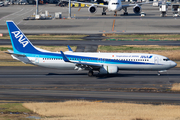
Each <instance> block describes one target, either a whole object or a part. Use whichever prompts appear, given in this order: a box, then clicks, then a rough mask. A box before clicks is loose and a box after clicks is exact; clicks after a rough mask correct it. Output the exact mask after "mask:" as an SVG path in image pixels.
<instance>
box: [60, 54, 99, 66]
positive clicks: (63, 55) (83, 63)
mask: <svg viewBox="0 0 180 120" xmlns="http://www.w3.org/2000/svg"><path fill="white" fill-rule="evenodd" d="M61 55H62V57H63V60H64V62H70V63H74V64H77V65H87V66H92V67H102V65H101V64H95V63H87V62H81V61H79V62H75V61H70V60H69V59H68V58H67V57H66V55H65V54H64V53H63V52H62V51H61Z"/></svg>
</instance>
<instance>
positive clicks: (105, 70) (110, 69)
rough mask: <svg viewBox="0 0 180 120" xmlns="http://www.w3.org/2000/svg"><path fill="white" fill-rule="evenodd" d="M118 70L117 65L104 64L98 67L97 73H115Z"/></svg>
mask: <svg viewBox="0 0 180 120" xmlns="http://www.w3.org/2000/svg"><path fill="white" fill-rule="evenodd" d="M117 72H118V68H117V66H113V65H108V66H106V65H104V66H103V67H101V68H100V69H99V74H116V73H117Z"/></svg>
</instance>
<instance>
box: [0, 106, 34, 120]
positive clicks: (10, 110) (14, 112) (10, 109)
mask: <svg viewBox="0 0 180 120" xmlns="http://www.w3.org/2000/svg"><path fill="white" fill-rule="evenodd" d="M31 115H32V116H37V114H34V113H33V112H32V111H31V110H29V109H27V108H25V107H24V106H23V105H22V103H0V120H31V119H29V118H26V117H28V116H31Z"/></svg>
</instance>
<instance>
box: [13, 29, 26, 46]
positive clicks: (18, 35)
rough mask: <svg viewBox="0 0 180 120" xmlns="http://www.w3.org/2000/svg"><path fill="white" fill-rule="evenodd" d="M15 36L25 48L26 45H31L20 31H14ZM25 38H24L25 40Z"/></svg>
mask: <svg viewBox="0 0 180 120" xmlns="http://www.w3.org/2000/svg"><path fill="white" fill-rule="evenodd" d="M12 33H13V34H14V37H15V38H19V39H18V41H19V42H20V43H21V44H22V45H23V47H26V45H27V44H28V43H29V42H28V41H27V40H26V38H25V37H24V36H23V34H21V32H20V31H14V32H12ZM23 37H24V38H23Z"/></svg>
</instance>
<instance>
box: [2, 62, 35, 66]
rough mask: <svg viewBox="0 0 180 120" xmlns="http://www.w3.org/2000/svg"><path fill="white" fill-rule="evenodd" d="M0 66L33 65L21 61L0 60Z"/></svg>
mask: <svg viewBox="0 0 180 120" xmlns="http://www.w3.org/2000/svg"><path fill="white" fill-rule="evenodd" d="M0 66H34V65H31V64H24V63H22V62H19V61H16V62H1V61H0Z"/></svg>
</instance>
